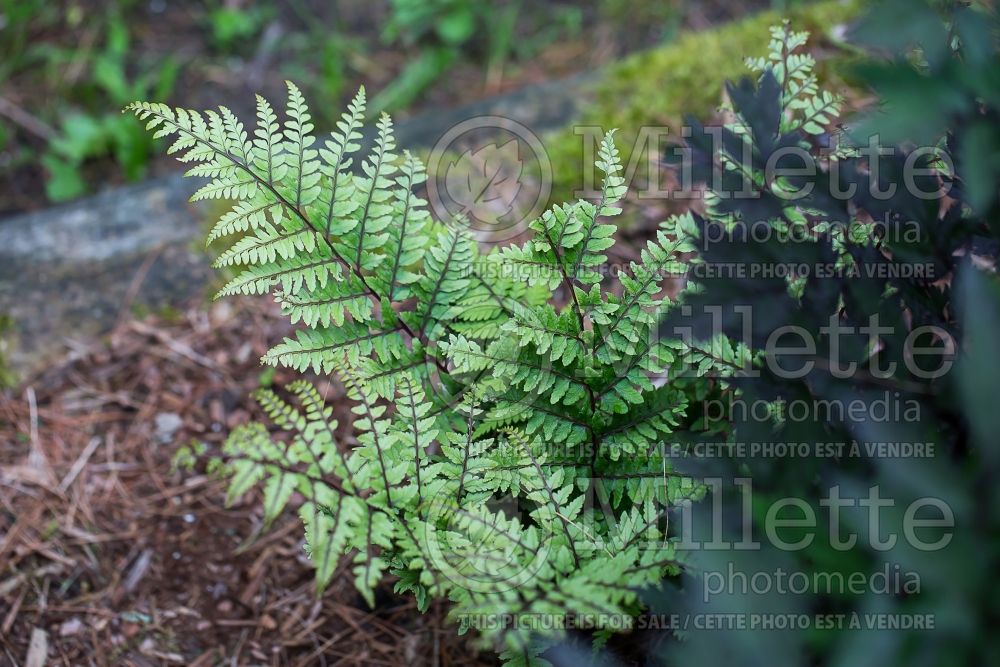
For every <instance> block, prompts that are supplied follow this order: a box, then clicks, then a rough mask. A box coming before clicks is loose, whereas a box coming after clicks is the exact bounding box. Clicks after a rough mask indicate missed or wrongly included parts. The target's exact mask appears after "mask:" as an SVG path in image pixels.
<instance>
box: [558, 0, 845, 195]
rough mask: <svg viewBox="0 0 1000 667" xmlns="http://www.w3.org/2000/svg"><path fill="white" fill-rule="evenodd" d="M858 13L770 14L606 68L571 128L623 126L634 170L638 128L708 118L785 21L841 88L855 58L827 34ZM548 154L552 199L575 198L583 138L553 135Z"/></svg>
mask: <svg viewBox="0 0 1000 667" xmlns="http://www.w3.org/2000/svg"><path fill="white" fill-rule="evenodd" d="M860 9H861V3H860V2H857V1H856V0H852V1H850V2H841V1H839V0H832V1H827V2H821V3H817V4H812V5H806V6H804V7H797V8H794V9H789V10H787V11H785V12H780V13H779V12H776V11H765V12H761V13H759V14H755V15H753V16H750V17H748V18H745V19H743V20H740V21H736V22H733V23H729V24H726V25H723V26H720V27H718V28H715V29H712V30H706V31H702V32H694V33H686V34H683V35H682V36H681V37H680V38H679V39H677V41H675V42H672V43H671V44H669V45H667V46H663V47H660V48H658V49H654V50H651V51H647V52H643V53H639V54H636V55H634V56H631V57H629V58H626V59H625V60H623V61H621V62H619V63H616V64H614V65H611V66H610V67H608V68H607V69H606V70H605V71H604V72H603V73H602V75H601V79H600V81H598V82H597V83H596V84H595V85H594V86H593V89H592V95H593V99H592V101H591V102H590V103H588V104H587V105H586V106H585V107H584V109H583V110H582V111H581V113H580V114H579V117H578V118H577V120H576V122H575V123H574V124H573V125H576V126H580V125H584V126H585V125H598V126H601V127H602V128H604V129H610V128H613V127H617V128H620V131H619V133H618V135H617V143H618V146H619V148H620V149H621V151H622V160H623V162H624V163H625V164H628V161H629V158H630V153H631V147H632V143H633V142H634V141H635V139H636V137H637V136H638V133H639V128H641V127H643V126H666V127H669V128H671V134H673V133H674V132H675V131H676V129H677V128H678V127H679V125H680V122H681V120H682V118H683V116H685V115H688V114H690V115H693V116H695V117H698V118H702V119H705V118H707V117H709V116H710V115H711V114H712V113H713V111H714V110H715V109H716V108H717V107H718V106H719V103H720V102H721V99H722V92H723V85H724V83H725V81H727V80H734V79H738V78H739V77H741V76H743V75H745V74H746V73H747V70H746V67H745V66H744V64H743V63H744V59H745V58H746V57H747V56H762V55H765V54H766V51H767V44H768V39H769V36H770V35H769V28H770V27H771V26H774V25H778V24H780V23H781V22H782V20H783V19H785V18H787V19H788V20H789V21H790V22H791V24H792V27H793V28H794V29H796V30H808V31H810V32H811V33H812V35H813V46H814V48H813V50H814V51H817V52H819V53H818V55H817V60H818V61H819V67H818V68H817V73H818V74H819V76H820V80H821V82H822V83H824V84H825V85H828V86H833V87H834V88H837V86H838V84H839V85H840V86H843V85H844V81H843V72H844V71H845V70H846V65H847V63H848V62H849V61H850V59H851V58H852V56H849V55H848V54H847V53H846V52H844V51H842V50H840V49H834V50H833V51H832V53H831V54H826V53H825V52H826V51H828V50H829V48H828V47H830V46H831V40H830V39H829V37H828V34H829V31H830V30H831V28H832V27H833V26H835V25H837V24H842V23H844V22H846V21H849V20H851V19H852V18H853V17H855V16H857V15H858V13H859V11H860ZM820 47H823V48H822V49H821V48H820ZM824 55H828V57H823V56H824ZM546 148H547V150H548V152H549V157H550V159H551V161H552V165H553V169H554V182H553V192H552V197H553V201H565V200H566V199H571V198H572V197H573V192H574V191H576V190H577V189H579V188H580V187H581V184H582V181H581V175H582V174H583V173H584V171H583V169H584V167H585V165H584V164H583V162H584V161H583V138H582V137H581V136H579V135H577V134H575V133H574V130H573V126H570V127H568V128H566V129H565V130H561V131H559V132H557V133H555V134H554V135H552V136H551V137H549V138H548V140H547V141H546Z"/></svg>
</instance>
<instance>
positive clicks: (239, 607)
mask: <svg viewBox="0 0 1000 667" xmlns="http://www.w3.org/2000/svg"><path fill="white" fill-rule="evenodd" d="M287 330H288V325H287V323H286V322H285V320H284V319H283V318H281V317H280V315H279V314H278V313H276V312H275V311H274V310H273V309H272V308H270V307H266V306H264V305H261V303H260V302H259V301H258V302H256V303H252V302H248V301H247V302H244V301H234V302H229V303H220V304H217V305H215V306H213V307H212V308H211V309H210V310H208V312H205V308H204V307H203V306H199V307H196V308H192V309H191V310H190V311H189V312H187V313H186V314H185V315H184V316H183V317H180V318H174V319H173V320H172V321H171V320H167V319H163V318H149V319H146V320H144V321H132V322H125V323H123V324H121V325H120V326H119V327H118V328H117V329H116V331H115V332H114V333H113V334H112V335H111V336H110V337H109V338H108V339H107V340H106V341H105V342H104V343H102V344H100V345H99V346H96V347H92V348H85V349H77V350H74V351H72V352H71V353H70V354H69V355H68V357H67V358H66V359H65V360H63V361H61V362H59V363H57V364H55V365H54V366H51V367H50V368H49V369H48V370H46V371H45V372H44V373H42V374H40V375H37V376H35V377H33V378H30V379H29V380H28V381H26V382H25V383H24V384H23V385H22V386H21V387H20V388H19V389H17V390H14V391H11V392H7V393H4V394H0V665H31V666H32V667H36V666H39V665H43V664H44V665H99V666H102V665H135V666H148V665H194V666H199V667H208V666H210V665H223V664H224V665H234V666H235V665H294V666H305V665H422V664H427V665H478V664H495V663H494V662H491V658H490V656H487V655H480V654H478V653H477V651H476V650H475V649H474V648H472V647H471V646H470V645H469V640H467V639H465V638H460V637H458V636H457V634H456V632H455V628H454V627H453V626H451V625H449V624H448V623H447V622H446V621H445V618H444V617H445V614H446V611H447V610H446V608H445V607H444V606H442V605H435V606H432V608H431V610H430V611H429V612H428V613H427V614H424V615H421V614H420V613H418V611H417V610H416V605H415V602H414V600H413V599H412V597H410V596H406V597H403V596H399V595H395V594H393V593H392V592H391V583H390V584H386V585H385V587H384V590H383V594H382V595H380V596H379V597H378V599H377V605H376V608H375V609H374V610H372V609H369V608H368V606H367V604H366V603H365V602H364V601H363V600H362V599H361V598H360V597H359V596H358V595H357V593H356V592H355V591H354V588H353V583H352V581H351V580H352V576H351V575H350V573H349V572H347V571H346V570H345V571H342V572H341V573H339V574H338V575H335V577H334V579H333V582H332V583H331V585H330V588H329V589H328V590H327V591H326V593H325V594H324V595H323V596H322V597H321V598H317V597H316V596H315V593H314V582H313V572H312V569H311V567H310V566H309V564H308V561H307V559H306V557H305V554H304V551H303V543H302V530H301V525H300V522H299V520H298V519H297V517H296V516H295V515H294V508H293V509H290V510H288V511H286V513H285V514H284V515H283V516H282V517H281V518H280V519H279V520H277V521H276V522H275V524H274V525H273V527H272V528H270V529H269V530H268V531H267V532H261V531H260V525H261V508H260V502H259V498H258V497H256V496H253V495H248V496H247V497H245V498H244V499H242V501H241V502H240V503H239V504H238V505H237V506H235V507H233V508H231V509H226V508H225V507H224V506H223V504H224V498H225V485H224V483H223V482H221V481H219V480H218V479H215V478H214V477H211V476H208V475H205V474H202V473H199V472H197V470H196V471H195V472H187V473H184V472H178V471H177V470H175V469H174V467H173V465H172V459H173V457H174V454H175V453H176V451H177V449H178V448H179V447H180V446H181V445H183V444H185V443H188V442H191V441H192V440H199V441H202V442H204V443H206V444H207V445H208V446H209V448H210V451H211V450H213V449H214V448H216V447H218V445H219V444H220V443H221V442H222V441H223V440H224V438H225V435H226V433H227V432H229V431H230V430H231V429H232V428H233V427H234V426H236V425H238V424H240V423H244V422H246V421H248V420H250V419H252V418H257V417H260V415H257V414H255V413H254V412H253V407H252V404H253V401H252V400H251V399H249V398H248V395H249V393H250V392H251V391H252V390H253V389H254V388H256V387H258V386H260V385H261V383H262V382H264V383H266V382H269V381H271V379H272V378H269V377H268V376H267V374H263V375H262V369H261V368H260V366H259V358H260V356H261V354H262V353H263V352H264V351H265V350H266V349H267V348H268V347H269V346H271V345H273V344H274V343H275V342H277V341H278V340H280V338H281V337H282V335H284V334H285V333H287ZM290 379H292V378H291V376H287V375H285V374H283V373H282V372H280V371H279V372H278V373H277V374H276V375H275V376H274V377H273V381H275V382H278V383H283V382H285V381H288V380H290ZM325 389H326V391H327V395H328V396H330V397H331V402H332V403H333V404H334V405H337V398H338V396H341V395H342V393H341V392H340V390H339V388H338V387H334V386H327V387H325ZM338 407H339V406H338ZM343 409H344V410H346V405H344V406H343ZM341 423H349V420H341ZM292 504H293V505H294V504H295V503H294V502H293V503H292ZM342 567H343V565H342ZM46 656H47V659H46Z"/></svg>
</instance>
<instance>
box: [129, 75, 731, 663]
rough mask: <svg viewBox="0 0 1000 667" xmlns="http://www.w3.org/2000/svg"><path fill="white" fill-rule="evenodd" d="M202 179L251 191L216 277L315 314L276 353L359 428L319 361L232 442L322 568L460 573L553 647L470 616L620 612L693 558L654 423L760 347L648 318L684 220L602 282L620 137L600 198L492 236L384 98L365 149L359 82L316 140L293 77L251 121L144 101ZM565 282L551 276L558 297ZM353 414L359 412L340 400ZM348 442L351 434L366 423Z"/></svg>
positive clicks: (212, 192) (691, 493)
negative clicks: (441, 184)
mask: <svg viewBox="0 0 1000 667" xmlns="http://www.w3.org/2000/svg"><path fill="white" fill-rule="evenodd" d="M129 108H130V109H131V110H132V111H134V112H135V114H136V115H137V116H138V117H139V118H140V119H142V120H144V121H146V122H147V127H148V128H149V129H151V130H155V131H156V136H157V137H166V136H170V135H173V136H174V137H175V142H174V144H173V145H172V146H171V147H170V149H169V150H170V152H171V153H176V154H178V156H179V159H180V160H182V161H183V162H187V163H195V166H192V167H191V168H190V170H189V171H188V174H189V175H191V176H200V177H207V178H209V179H210V180H209V182H208V184H207V185H205V186H204V187H202V188H201V189H200V190H198V192H197V193H196V194H195V195H194V198H195V199H206V198H222V199H228V200H235V201H236V203H235V205H234V206H233V208H232V209H231V210H230V211H229V212H227V213H225V214H224V215H223V216H222V217H221V218H220V220H219V221H218V223H217V225H216V226H215V228H214V229H213V231H212V232H211V235H210V236H211V238H212V239H216V238H219V237H225V236H235V241H234V242H233V243H232V245H231V247H230V248H229V249H228V250H226V251H224V252H223V253H222V254H221V256H220V257H219V258H218V260H217V264H218V265H219V266H234V265H238V266H241V267H244V268H243V270H242V271H241V272H240V273H239V275H237V276H236V277H235V278H234V279H232V280H231V281H230V282H229V283H228V284H227V285H226V286H225V287H224V288H223V289H222V290H221V293H220V294H221V295H235V294H251V295H252V294H265V293H272V294H273V296H274V298H275V299H276V301H277V302H278V303H279V304H280V305H281V307H282V310H283V311H284V313H285V314H286V315H287V316H288V317H289V318H290V319H291V320H292V322H295V323H299V324H300V325H301V329H300V330H299V331H298V332H297V333H296V335H295V336H294V337H291V338H288V339H286V340H285V341H284V342H282V343H280V344H279V345H277V346H275V347H274V348H273V349H271V350H270V351H269V352H268V353H267V354H266V355H265V356H264V358H263V361H264V362H265V363H267V364H270V365H282V366H287V367H290V368H292V369H295V370H298V371H302V372H308V371H312V372H314V373H317V374H321V375H332V376H334V377H335V378H337V380H339V382H341V383H342V384H343V386H344V387H345V391H346V393H347V397H348V399H349V400H350V403H351V405H352V406H353V407H352V411H353V414H354V420H353V424H351V425H350V427H349V430H347V434H346V435H343V436H340V437H338V435H337V434H338V433H342V432H344V431H343V428H342V427H341V426H340V425H339V424H338V423H337V422H336V421H335V420H334V418H333V416H332V408H331V407H330V406H329V405H327V403H326V402H325V400H324V397H323V396H322V395H321V394H320V393H319V392H318V391H317V390H316V389H315V388H313V386H312V385H310V384H309V383H308V382H306V381H297V382H295V383H293V384H292V385H291V386H289V387H288V388H287V391H286V392H282V393H279V392H276V391H272V390H261V391H260V392H258V394H257V398H258V400H259V401H260V403H261V404H262V406H263V407H264V409H265V410H266V412H267V413H268V414H269V415H270V417H271V419H272V420H273V423H274V425H275V426H276V427H278V429H280V430H281V431H282V433H283V435H280V436H277V437H275V436H273V435H272V434H271V433H270V432H269V429H268V428H267V427H265V426H264V425H261V424H253V425H249V426H245V427H242V428H240V429H238V430H236V431H235V432H234V433H233V434H232V436H231V437H230V438H229V440H228V442H227V444H226V447H225V454H226V457H225V462H224V463H223V464H222V465H223V466H224V468H225V470H226V471H227V472H228V474H230V475H232V485H231V487H230V498H231V499H235V498H238V497H239V496H240V495H241V494H243V493H244V492H245V491H247V490H248V489H250V488H251V487H253V486H255V485H262V486H263V489H264V523H265V524H267V523H269V522H271V521H272V520H274V518H275V517H276V516H277V515H278V513H279V512H280V511H281V510H282V508H284V507H285V506H286V504H287V503H288V502H289V500H290V499H291V497H292V495H293V494H294V493H295V492H296V491H297V492H299V493H300V494H301V495H302V496H304V497H305V498H306V499H307V500H306V502H305V503H304V504H303V505H302V507H301V508H300V515H301V517H302V520H303V522H304V524H305V528H306V534H307V540H308V545H309V552H310V554H311V558H312V561H313V563H314V564H315V567H316V580H317V585H318V587H319V588H322V587H323V586H325V585H326V584H327V583H328V582H329V581H330V578H331V577H332V576H333V575H334V573H335V571H336V570H337V565H338V563H339V562H340V559H341V556H342V555H343V554H345V553H349V554H352V555H351V556H350V562H351V566H350V567H351V571H352V573H353V576H354V581H355V585H356V586H357V588H358V590H359V591H360V592H361V593H362V594H363V595H364V597H365V598H366V599H367V600H368V602H369V603H373V602H374V595H375V588H376V586H377V585H378V583H379V582H380V581H381V580H382V579H383V577H384V576H386V575H387V574H389V573H391V574H393V575H394V576H396V577H397V578H398V581H397V584H396V590H397V591H408V592H411V593H413V594H414V595H415V596H416V598H417V601H418V603H419V606H420V608H421V609H424V608H426V607H427V605H428V603H429V601H430V599H431V598H447V599H449V600H450V601H451V602H452V603H453V608H452V614H453V617H454V618H455V619H456V620H457V621H458V622H459V624H460V627H461V628H462V630H463V631H464V630H466V629H468V628H469V627H478V628H479V629H480V630H481V631H482V634H483V635H484V637H486V638H487V639H488V640H492V641H494V642H495V645H496V647H497V648H498V649H499V650H502V651H504V654H503V655H504V658H505V659H506V660H507V661H508V662H509V663H510V664H545V662H544V661H542V660H541V659H540V658H537V656H538V655H539V653H540V651H541V650H542V649H543V648H544V643H543V644H539V643H538V641H537V640H539V639H546V638H547V639H552V638H555V637H558V636H559V635H560V634H561V631H560V630H558V629H554V628H551V627H548V628H547V629H545V628H543V629H539V631H538V632H533V631H532V629H531V628H530V625H524V624H518V625H514V626H508V625H505V624H489V623H487V624H486V625H479V622H478V621H477V619H481V618H483V617H486V616H487V615H493V614H507V615H514V616H526V617H529V618H530V617H531V616H532V615H537V614H558V615H560V616H563V615H565V614H568V613H569V614H587V613H592V614H595V615H596V616H595V618H601V619H605V620H604V621H601V622H598V623H597V625H595V626H594V628H593V629H594V630H595V631H599V632H600V633H601V636H607V634H608V633H610V632H611V631H612V630H614V627H612V625H613V624H614V622H615V619H616V618H619V619H620V618H625V619H630V618H631V617H632V615H633V614H634V613H636V612H638V611H639V609H640V608H641V603H640V600H639V598H638V596H637V590H638V589H639V588H641V587H643V586H648V585H655V584H656V583H657V582H659V581H660V580H661V579H662V578H663V576H665V575H668V574H671V573H676V572H677V571H678V568H679V567H680V566H681V564H680V560H679V555H678V554H677V553H675V549H674V545H673V541H672V539H667V538H666V537H665V527H666V524H665V512H666V511H667V509H668V508H670V507H671V506H673V505H674V504H676V503H678V502H681V501H682V500H684V499H687V498H690V497H697V496H699V495H700V494H702V493H703V490H702V489H701V487H700V486H698V485H696V484H693V483H692V482H691V481H690V480H688V479H686V478H684V477H683V476H681V475H677V474H675V473H673V472H672V470H671V465H670V460H669V456H668V455H666V454H665V452H663V451H662V450H661V449H660V448H659V447H657V446H656V445H657V444H658V443H659V442H661V441H662V440H663V439H664V438H665V437H666V436H667V435H668V434H672V437H673V438H681V437H683V434H684V433H685V432H688V431H690V430H691V429H695V430H701V429H706V428H712V427H713V425H712V424H710V423H708V422H707V421H706V420H705V418H704V417H703V415H701V414H700V413H699V410H698V405H699V402H698V401H699V400H700V399H701V398H703V397H705V396H706V395H710V394H713V393H715V392H719V391H721V390H722V389H721V388H722V386H723V383H722V382H718V381H715V382H709V381H707V380H704V379H700V377H699V376H700V375H702V374H705V373H708V372H713V373H714V374H716V375H721V376H725V374H726V373H728V372H729V370H728V369H732V368H734V367H739V365H740V364H741V363H742V362H743V360H744V357H745V355H746V350H745V349H741V348H732V347H728V348H727V347H726V346H724V345H717V346H715V349H714V350H712V352H713V354H709V353H708V352H706V351H705V350H704V349H699V348H694V347H691V346H689V345H688V344H687V343H685V342H683V341H682V340H679V339H660V338H659V337H658V336H657V335H656V327H657V322H658V320H659V317H660V316H661V315H662V313H663V312H664V310H665V309H667V308H668V307H669V306H670V303H671V302H670V300H669V299H668V298H666V297H665V296H664V295H663V288H664V281H665V280H666V279H667V278H669V277H670V276H671V275H673V274H674V273H676V272H677V271H681V270H683V269H684V263H683V262H682V261H681V256H682V255H683V254H684V253H689V252H690V251H691V250H692V248H691V247H690V246H689V245H688V244H687V243H686V241H684V240H679V239H678V238H676V237H675V238H671V237H670V236H668V234H667V232H668V231H670V230H671V229H672V228H673V227H675V226H678V225H680V226H683V225H684V224H688V223H690V219H687V220H685V219H679V220H673V221H671V222H670V223H669V224H668V225H666V226H665V227H664V229H661V230H660V231H659V232H658V233H657V235H656V238H655V239H653V240H651V241H649V243H648V244H647V245H646V247H645V248H644V249H643V250H642V252H641V258H640V261H637V262H633V263H631V264H630V266H628V267H623V268H625V269H626V270H625V271H623V273H622V275H621V277H620V287H621V289H620V290H619V291H613V290H612V289H610V287H611V285H610V284H609V283H610V280H609V279H608V278H607V277H606V275H605V273H606V271H605V270H604V269H605V268H607V267H606V262H607V258H606V256H605V254H604V252H605V251H607V250H608V248H610V247H611V246H613V245H614V243H615V241H614V238H613V234H614V232H615V230H616V227H615V226H614V224H611V222H610V220H611V219H612V218H613V216H614V215H616V214H617V213H618V212H619V209H618V207H617V206H616V204H617V203H618V202H619V200H620V199H621V198H622V196H623V195H624V193H625V186H624V184H623V180H622V177H621V175H620V172H621V165H620V163H619V158H618V151H617V149H616V147H615V145H614V142H613V139H612V135H611V134H609V135H607V136H606V137H605V139H604V141H603V143H602V145H601V149H600V151H599V156H598V161H597V166H598V167H599V168H600V169H601V170H602V171H603V172H604V175H605V176H604V185H603V190H602V194H601V198H600V200H599V201H597V202H596V203H595V202H589V201H577V202H574V203H568V204H562V205H559V206H556V207H554V208H553V209H551V210H550V211H548V212H546V213H545V214H544V215H543V216H541V217H540V218H539V219H537V220H534V221H532V222H531V223H530V225H529V228H530V231H531V238H530V239H529V240H528V241H526V242H525V243H524V244H522V245H510V246H506V247H502V248H492V249H490V250H489V251H485V250H482V249H481V248H480V247H479V244H478V243H477V242H476V240H474V238H473V237H472V235H471V234H470V233H469V232H468V231H467V230H466V229H465V228H464V226H463V224H462V221H461V220H454V221H447V223H444V222H441V221H437V220H434V219H432V218H431V216H430V214H429V212H428V211H427V209H426V202H425V201H424V200H423V199H421V198H420V197H419V195H418V193H417V188H418V186H419V185H420V184H421V183H422V182H423V181H424V180H425V178H426V176H425V174H424V171H423V168H422V166H421V164H420V162H419V161H418V160H417V159H416V158H414V157H413V156H412V155H410V154H409V153H406V152H404V153H403V154H402V155H401V156H400V155H397V153H396V147H395V144H394V140H393V134H392V123H391V120H390V119H389V117H388V116H386V115H383V116H382V117H381V119H380V120H379V121H378V124H377V139H376V141H375V145H374V148H373V149H372V152H371V153H370V154H369V155H368V156H366V157H364V159H363V160H361V162H360V164H359V165H357V167H359V169H358V170H356V171H354V170H352V168H353V167H354V166H355V165H354V163H353V161H354V160H355V158H356V155H355V153H356V151H358V150H359V140H360V137H361V134H360V128H361V123H362V119H363V117H364V113H365V96H364V92H363V91H362V92H360V93H359V94H358V96H357V97H356V98H355V99H354V101H353V102H352V104H351V105H350V106H349V109H348V111H347V113H345V114H344V115H343V117H342V119H341V121H340V122H339V123H338V124H337V131H336V132H334V133H333V134H331V135H329V136H328V137H326V138H325V140H322V142H321V143H320V142H319V141H317V139H316V138H315V137H314V135H313V132H312V131H313V123H312V120H311V118H310V114H309V111H308V109H307V107H306V103H305V101H304V99H303V97H302V95H301V94H300V93H299V91H298V89H297V88H296V87H295V86H293V85H291V84H289V96H288V105H287V112H286V113H287V120H286V121H285V122H284V124H283V125H282V124H280V123H279V120H278V117H277V114H276V113H275V111H274V110H273V109H272V107H271V105H270V104H269V103H268V102H267V101H265V100H264V99H262V98H258V114H257V127H256V128H255V129H253V130H252V131H251V130H248V129H247V128H246V127H245V126H244V125H243V123H242V122H241V121H240V120H238V119H237V118H236V117H235V116H234V115H233V114H232V112H230V111H229V110H227V109H225V108H220V110H219V111H217V112H216V111H207V112H205V113H197V112H194V111H189V110H183V109H176V110H175V109H171V108H170V107H167V106H165V105H162V104H155V103H135V104H132V105H130V107H129ZM554 295H558V298H557V297H556V296H554ZM345 426H347V425H345ZM349 443H351V444H349Z"/></svg>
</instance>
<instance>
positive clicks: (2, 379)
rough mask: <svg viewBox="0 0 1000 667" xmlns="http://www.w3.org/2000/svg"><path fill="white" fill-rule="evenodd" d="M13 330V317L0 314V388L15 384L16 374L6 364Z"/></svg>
mask: <svg viewBox="0 0 1000 667" xmlns="http://www.w3.org/2000/svg"><path fill="white" fill-rule="evenodd" d="M13 331H14V318H12V317H11V316H10V315H4V314H0V390H2V389H10V388H12V387H14V386H15V385H16V384H17V376H16V375H15V374H14V371H13V370H11V368H10V367H9V366H8V365H7V356H6V355H7V350H8V347H9V344H10V337H11V336H12V335H13Z"/></svg>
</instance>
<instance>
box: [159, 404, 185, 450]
mask: <svg viewBox="0 0 1000 667" xmlns="http://www.w3.org/2000/svg"><path fill="white" fill-rule="evenodd" d="M183 424H184V420H183V419H181V417H180V415H178V414H175V413H173V412H161V413H159V414H158V415H156V417H154V418H153V429H154V436H155V437H156V441H157V442H159V443H160V444H161V445H165V444H167V443H168V442H170V441H171V440H172V439H173V437H174V433H176V432H177V430H178V429H179V428H180V427H181V426H182V425H183Z"/></svg>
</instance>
